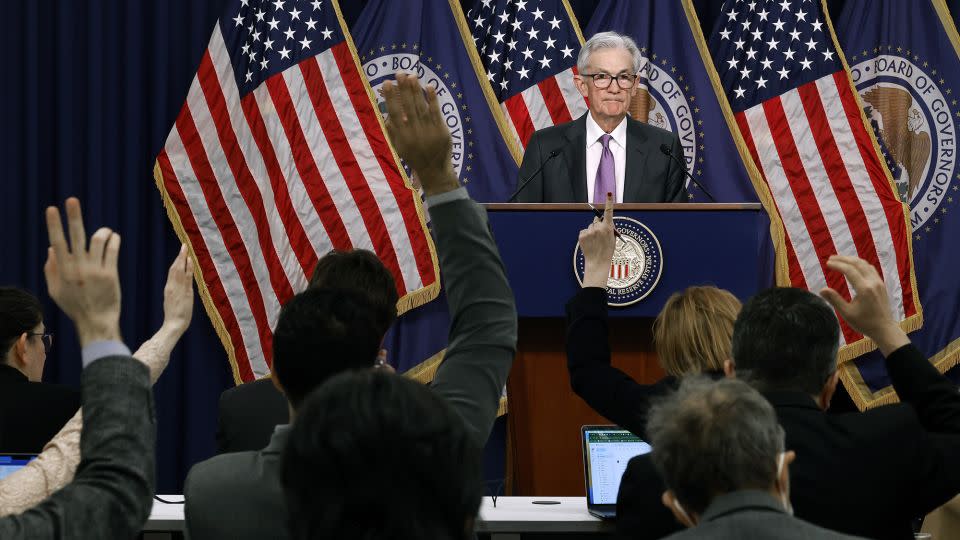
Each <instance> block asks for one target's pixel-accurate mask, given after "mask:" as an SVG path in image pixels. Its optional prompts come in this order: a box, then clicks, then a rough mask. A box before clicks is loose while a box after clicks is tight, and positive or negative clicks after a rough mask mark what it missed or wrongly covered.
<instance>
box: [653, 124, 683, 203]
mask: <svg viewBox="0 0 960 540" xmlns="http://www.w3.org/2000/svg"><path fill="white" fill-rule="evenodd" d="M659 151H660V149H659V148H658V149H657V152H659ZM670 151H671V152H672V153H673V155H675V156H677V158H679V159H680V162H681V163H683V162H684V159H683V146H681V145H680V137H679V136H677V135H676V134H674V135H673V144H671V145H670ZM667 159H669V160H670V168H669V169H668V170H669V172H668V173H667V185H666V189H665V191H664V192H665V194H666V198H665V199H664V202H687V201H688V200H689V197H688V196H687V188H686V182H687V178H686V175H684V174H683V169H681V168H680V163H677V162H676V161H675V160H673V159H671V158H669V157H667Z"/></svg>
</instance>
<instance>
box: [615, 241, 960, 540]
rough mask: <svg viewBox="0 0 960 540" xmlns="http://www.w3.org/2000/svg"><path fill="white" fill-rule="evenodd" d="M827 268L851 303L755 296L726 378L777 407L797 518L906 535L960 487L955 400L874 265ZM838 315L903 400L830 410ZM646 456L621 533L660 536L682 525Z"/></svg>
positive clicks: (740, 319) (622, 508)
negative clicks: (869, 344)
mask: <svg viewBox="0 0 960 540" xmlns="http://www.w3.org/2000/svg"><path fill="white" fill-rule="evenodd" d="M826 266H827V268H828V269H829V270H831V271H833V272H837V273H839V274H842V276H843V278H844V280H845V281H844V283H845V284H849V286H850V287H851V289H850V292H849V298H850V299H849V300H848V299H847V298H848V297H847V296H846V294H844V295H841V293H840V292H838V291H836V290H834V289H832V288H824V289H821V290H820V291H819V292H820V295H819V297H818V296H817V295H816V294H814V293H813V292H810V291H806V290H802V289H793V288H787V287H779V288H774V289H769V290H766V291H763V292H761V293H759V294H757V295H755V296H754V297H753V298H751V299H750V300H749V301H747V302H746V303H745V304H744V305H743V308H742V309H741V310H740V314H739V315H738V316H737V320H736V322H735V323H734V325H733V336H732V338H731V350H732V352H733V362H731V363H728V364H727V365H726V366H725V371H726V372H727V373H728V374H730V375H732V374H733V371H734V369H733V367H734V363H735V366H736V374H737V376H740V377H743V378H744V379H745V380H746V381H747V382H748V383H749V384H750V385H751V386H752V387H753V388H755V389H756V390H757V391H759V392H760V393H761V394H762V395H763V397H764V398H765V399H766V400H767V401H768V402H770V404H771V405H772V406H773V409H774V411H776V414H777V419H778V421H779V422H780V425H781V426H783V430H784V432H785V433H786V446H787V448H789V449H791V450H793V451H795V452H796V453H797V456H799V457H798V459H797V461H796V464H795V465H793V466H792V467H791V474H790V488H791V496H790V500H791V503H792V504H793V507H794V508H795V509H796V515H797V517H799V518H800V519H803V520H805V521H808V522H810V523H813V524H816V525H817V526H820V527H824V528H826V529H830V530H833V531H838V532H842V533H844V534H852V535H857V536H862V537H866V538H873V539H876V540H906V539H910V538H912V537H913V526H914V520H915V519H916V518H918V517H922V516H924V515H925V514H927V513H929V512H930V511H932V510H934V509H935V508H937V507H939V506H940V505H942V504H944V503H946V502H947V501H949V500H950V499H951V498H953V497H954V496H956V495H957V493H958V492H960V460H958V459H957V456H958V455H960V394H958V393H957V388H956V386H955V385H954V384H953V383H952V382H951V381H950V380H949V379H948V378H947V377H945V376H944V375H942V374H941V373H940V372H939V371H937V369H936V368H935V367H934V366H933V365H932V364H931V363H930V361H929V360H928V359H927V357H926V356H925V355H924V354H923V352H922V351H920V350H919V349H918V348H917V347H916V346H914V345H913V344H912V343H910V338H909V337H908V336H907V334H906V333H905V332H904V331H903V329H902V328H901V327H900V324H899V323H898V320H897V316H896V315H895V312H894V311H893V310H892V308H891V302H890V296H889V295H890V293H889V292H888V289H887V287H886V284H885V283H884V281H883V278H882V277H881V276H880V273H879V272H878V271H877V269H876V268H875V267H874V266H873V265H872V264H871V263H869V262H867V261H865V260H863V259H860V258H858V257H852V256H841V255H833V256H831V257H830V258H829V259H828V261H827V265H826ZM837 316H839V317H840V318H842V319H843V320H844V321H845V322H846V323H847V325H848V326H849V328H850V329H852V330H854V331H855V332H858V333H860V334H862V335H863V336H866V337H868V338H870V339H871V340H872V341H873V343H875V344H876V346H877V349H878V350H879V352H880V354H882V355H883V356H884V357H885V358H884V366H883V367H885V368H886V373H887V374H888V375H889V377H890V382H891V383H892V385H893V388H894V389H895V390H896V392H897V396H898V397H899V399H900V401H901V403H897V404H892V405H884V406H882V407H875V408H872V409H870V410H867V411H864V412H856V413H834V414H827V412H826V411H827V409H828V407H829V406H830V401H831V399H832V397H833V394H834V391H835V390H836V388H837V384H838V380H839V378H840V374H839V373H840V371H839V370H840V369H842V367H841V366H838V364H837V343H838V342H839V340H840V335H841V328H840V325H839V321H838V320H837ZM648 428H649V426H648ZM654 444H656V443H654ZM645 457H646V456H637V457H635V458H633V459H631V460H630V463H629V464H628V465H627V469H626V471H625V472H624V474H623V478H622V480H621V482H620V492H619V494H618V498H617V529H618V531H619V532H620V533H621V537H625V538H633V539H639V538H661V537H663V536H664V534H662V533H663V531H664V529H665V528H666V527H667V526H669V525H670V524H673V522H675V520H674V517H673V515H672V514H671V513H670V511H668V510H667V509H666V508H664V506H663V504H662V503H661V502H662V493H663V491H664V484H663V483H662V482H663V481H665V480H666V479H661V478H660V476H659V475H658V474H657V472H656V467H655V466H654V465H653V464H652V463H650V461H651V460H649V459H647V460H645V459H644V458H645ZM680 499H681V501H682V503H685V502H686V501H683V498H682V497H680ZM674 529H676V525H674ZM653 531H655V533H656V535H655V534H654V532H653Z"/></svg>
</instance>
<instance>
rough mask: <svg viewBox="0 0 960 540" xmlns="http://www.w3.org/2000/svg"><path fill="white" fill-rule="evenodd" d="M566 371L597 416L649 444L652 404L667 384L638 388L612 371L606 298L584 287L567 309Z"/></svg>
mask: <svg viewBox="0 0 960 540" xmlns="http://www.w3.org/2000/svg"><path fill="white" fill-rule="evenodd" d="M567 371H568V372H569V373H570V387H571V388H572V389H573V391H574V392H575V393H576V394H577V395H578V396H580V397H581V398H582V399H583V400H584V401H586V402H587V405H589V406H590V407H591V408H592V409H593V410H595V411H597V412H598V413H600V414H602V415H603V416H604V417H606V418H607V419H609V420H610V421H611V422H613V423H615V424H617V425H619V426H620V427H622V428H624V429H628V430H630V431H631V432H632V433H634V434H635V435H637V436H638V437H640V438H641V439H646V417H647V411H648V410H649V409H650V400H651V399H652V398H653V397H655V396H658V395H662V394H664V393H665V392H666V389H667V386H666V385H665V384H655V385H646V384H639V383H637V382H636V381H634V380H633V379H632V378H631V377H630V376H629V375H627V374H626V373H624V372H622V371H620V370H619V369H617V368H615V367H613V366H611V365H610V343H609V341H608V328H607V292H606V290H604V289H601V288H599V287H585V288H583V289H580V290H579V291H578V292H577V294H576V295H574V297H573V298H572V299H570V301H569V302H568V303H567Z"/></svg>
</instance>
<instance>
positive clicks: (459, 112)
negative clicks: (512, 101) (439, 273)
mask: <svg viewBox="0 0 960 540" xmlns="http://www.w3.org/2000/svg"><path fill="white" fill-rule="evenodd" d="M350 33H351V34H352V36H353V39H354V42H355V43H356V45H357V51H358V54H359V55H360V62H361V64H362V68H363V72H364V75H366V77H367V79H368V81H369V82H370V86H371V87H372V88H373V89H374V91H375V93H376V94H377V95H378V98H379V94H378V93H377V92H376V90H378V89H379V87H380V86H382V85H383V83H384V82H386V81H387V80H392V79H393V78H394V76H395V74H396V73H397V72H401V71H402V72H406V73H411V74H415V75H416V76H417V77H418V78H419V79H420V83H421V85H423V86H428V85H429V86H433V87H434V88H436V90H437V96H438V98H439V101H440V107H441V111H442V112H443V115H444V119H445V121H446V123H447V127H449V128H450V133H451V135H452V137H453V156H452V157H453V165H454V170H455V171H456V172H457V174H458V175H459V177H460V181H461V183H462V184H463V185H464V186H465V187H466V188H467V191H469V193H470V196H471V197H472V198H473V199H474V200H477V201H480V202H500V201H504V200H506V199H507V197H509V196H510V194H511V193H512V191H513V188H514V187H515V185H516V181H517V173H518V169H519V163H518V161H517V158H516V157H515V156H514V155H513V153H511V150H510V148H509V147H508V145H507V143H506V141H507V139H506V138H505V133H507V131H506V126H505V125H504V124H503V119H502V118H501V117H498V116H497V115H495V113H494V110H495V109H494V107H496V102H495V98H494V96H493V94H492V93H491V92H490V90H489V88H487V87H486V86H485V85H482V84H481V81H480V79H479V78H478V76H477V68H476V66H480V65H481V64H480V60H479V58H478V57H477V53H476V50H475V49H474V48H473V44H472V43H470V44H469V45H470V46H469V47H467V46H466V45H465V42H464V39H471V38H470V33H469V29H468V28H467V26H466V23H465V21H464V18H463V12H462V10H461V8H460V6H459V3H457V0H450V1H448V0H411V1H405V2H397V1H389V0H371V1H370V2H369V3H368V4H367V5H366V7H365V8H364V10H363V12H361V14H360V17H359V18H358V19H357V21H356V22H355V23H354V24H353V26H352V27H351V28H350ZM465 36H466V37H465ZM379 101H380V104H381V111H383V105H382V103H383V100H382V98H379ZM449 327H450V314H449V311H448V309H447V304H446V296H445V295H444V293H443V290H442V289H441V293H440V296H439V297H438V298H437V299H436V300H434V301H432V302H430V303H428V304H426V305H424V306H421V307H419V308H416V309H413V310H411V311H409V312H407V313H405V314H404V315H403V316H402V317H400V318H399V319H398V321H397V323H396V324H395V325H394V327H393V328H392V329H391V331H390V332H389V333H388V334H387V337H386V339H385V344H384V346H385V347H386V348H387V349H388V350H389V351H390V354H395V356H394V357H393V361H394V365H396V366H397V369H398V371H405V372H406V373H405V374H406V375H408V376H411V377H413V378H415V379H417V380H420V381H423V382H427V381H430V380H432V379H433V374H434V373H435V372H436V369H437V367H438V366H439V363H440V361H441V360H442V357H443V350H444V347H446V343H447V330H448V329H449ZM504 410H505V409H504V405H503V404H501V413H502V412H504Z"/></svg>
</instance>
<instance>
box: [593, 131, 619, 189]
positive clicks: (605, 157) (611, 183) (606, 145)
mask: <svg viewBox="0 0 960 540" xmlns="http://www.w3.org/2000/svg"><path fill="white" fill-rule="evenodd" d="M612 138H613V137H611V136H610V134H609V133H604V134H603V135H601V136H600V144H602V145H603V153H601V154H600V166H599V167H597V179H596V180H595V181H594V182H593V204H604V203H606V202H607V193H613V200H614V201H616V200H617V176H616V172H615V169H614V167H613V152H611V151H610V139H612Z"/></svg>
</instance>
